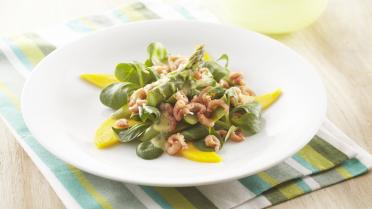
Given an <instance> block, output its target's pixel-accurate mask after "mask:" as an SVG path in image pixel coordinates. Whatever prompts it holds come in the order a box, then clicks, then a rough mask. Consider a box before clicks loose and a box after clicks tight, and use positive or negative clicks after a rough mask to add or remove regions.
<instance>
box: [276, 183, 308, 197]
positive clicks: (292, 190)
mask: <svg viewBox="0 0 372 209" xmlns="http://www.w3.org/2000/svg"><path fill="white" fill-rule="evenodd" d="M278 190H279V191H280V193H282V194H283V195H284V196H285V197H286V198H288V199H292V198H294V197H297V196H298V195H300V194H303V193H304V191H302V189H301V188H300V187H298V186H297V185H296V184H288V185H286V186H283V187H279V188H278Z"/></svg>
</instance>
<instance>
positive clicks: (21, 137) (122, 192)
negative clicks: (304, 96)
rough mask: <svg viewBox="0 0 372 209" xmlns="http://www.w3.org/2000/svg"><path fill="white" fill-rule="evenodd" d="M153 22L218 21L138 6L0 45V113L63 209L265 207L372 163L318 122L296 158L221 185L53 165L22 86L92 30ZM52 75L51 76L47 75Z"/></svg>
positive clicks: (180, 7) (190, 10) (179, 7)
mask: <svg viewBox="0 0 372 209" xmlns="http://www.w3.org/2000/svg"><path fill="white" fill-rule="evenodd" d="M152 18H178V19H200V20H204V21H218V20H217V19H216V18H215V17H214V16H213V15H212V14H210V13H208V11H205V10H203V9H201V8H197V7H196V6H194V5H193V4H191V3H190V1H186V0H185V1H178V3H177V4H174V3H167V4H165V3H162V2H159V1H142V2H137V3H133V4H130V5H126V6H123V7H121V8H117V9H115V10H112V11H109V12H107V13H105V14H101V15H93V16H87V17H82V18H78V19H74V20H71V21H68V22H67V23H66V24H64V25H60V26H56V27H54V28H50V29H49V30H46V31H43V32H41V33H27V34H21V35H17V36H9V37H2V38H0V114H1V116H2V117H3V119H4V121H5V122H6V124H7V125H8V126H9V128H10V129H11V130H12V131H13V132H14V134H15V136H16V138H17V140H18V142H19V143H20V144H21V145H22V147H23V148H24V149H25V151H26V152H27V153H28V154H29V156H30V158H31V159H32V160H33V161H34V163H35V164H36V166H37V167H38V168H39V169H40V170H41V172H42V173H43V175H44V176H45V178H46V179H47V180H48V181H49V183H50V184H51V186H52V187H53V188H54V190H55V191H56V193H57V194H58V196H59V197H60V198H61V200H62V202H63V203H64V204H65V206H66V207H67V208H86V209H88V208H89V209H95V208H104V209H108V208H130V209H131V208H135V209H137V208H151V209H152V208H186V209H187V208H190V209H191V208H201V209H208V208H239V209H242V208H247V209H248V208H249V209H251V208H257V209H259V208H264V207H268V206H270V205H275V204H278V203H280V202H283V201H287V200H289V199H292V198H295V197H297V196H300V195H303V194H306V193H309V192H312V191H314V190H317V189H320V188H324V187H327V186H329V185H332V184H335V183H339V182H341V181H344V180H347V179H350V178H353V177H356V176H359V175H361V174H364V173H366V172H367V171H368V169H369V168H371V166H372V157H371V156H370V155H369V154H368V153H367V152H366V151H364V150H363V149H361V148H360V147H359V146H357V145H356V144H355V143H354V142H353V141H352V140H351V139H349V138H348V137H347V136H345V135H344V134H343V133H342V132H341V131H340V130H338V129H337V128H336V127H335V126H333V125H332V123H330V122H329V121H325V122H324V124H323V126H322V128H321V129H320V130H319V132H318V134H317V135H316V136H314V138H313V139H312V141H311V142H310V143H309V144H308V145H306V146H305V147H304V148H303V149H301V150H300V151H299V152H298V153H296V154H295V155H293V156H292V157H290V158H288V159H287V160H285V161H284V162H282V163H280V164H278V165H276V166H274V167H272V168H270V169H268V170H266V171H264V172H260V173H258V174H256V175H253V176H249V177H246V178H242V179H239V180H236V181H231V182H227V183H222V184H216V185H208V186H199V187H186V188H160V187H148V186H141V185H132V184H127V183H121V182H115V181H111V180H108V179H104V178H101V177H97V176H94V175H92V174H89V173H85V172H83V171H80V170H78V169H77V168H75V167H73V166H71V165H68V164H66V163H64V162H63V161H61V160H59V159H58V158H56V157H55V156H53V155H52V154H51V153H49V152H48V151H47V150H45V149H44V148H43V147H42V146H41V145H40V144H39V143H38V142H37V140H36V139H35V138H34V137H33V136H32V135H31V133H30V132H29V130H28V129H27V127H26V126H25V124H24V121H23V119H22V115H21V113H20V110H19V97H20V93H21V89H22V86H23V83H24V82H25V79H26V78H27V77H28V76H29V74H30V73H31V71H32V69H33V68H34V67H35V65H36V64H37V63H38V62H39V61H40V60H42V59H43V58H44V57H45V56H46V55H48V54H49V53H50V52H52V51H53V50H54V49H55V48H57V47H59V46H61V45H63V44H65V43H67V42H69V41H72V40H74V39H76V38H79V37H81V36H84V35H86V34H88V33H89V32H91V31H96V30H100V29H104V28H107V27H110V26H114V25H118V24H123V23H126V22H128V21H136V20H144V19H152ZM51 70H52V69H51Z"/></svg>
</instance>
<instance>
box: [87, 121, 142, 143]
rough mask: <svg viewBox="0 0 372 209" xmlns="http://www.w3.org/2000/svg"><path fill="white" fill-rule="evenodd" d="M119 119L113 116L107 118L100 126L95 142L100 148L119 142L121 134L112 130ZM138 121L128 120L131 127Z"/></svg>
mask: <svg viewBox="0 0 372 209" xmlns="http://www.w3.org/2000/svg"><path fill="white" fill-rule="evenodd" d="M116 120H117V119H114V118H112V117H110V118H108V119H107V120H105V121H104V122H103V123H102V124H101V126H100V127H98V129H97V131H96V136H95V139H94V141H95V144H96V146H97V147H98V148H100V149H103V148H107V147H111V146H113V145H115V144H118V143H119V142H120V141H119V136H118V135H117V134H116V133H115V132H114V131H113V130H112V127H113V126H114V124H115V122H116ZM137 123H138V122H137V121H135V120H128V125H129V127H131V126H134V125H135V124H137Z"/></svg>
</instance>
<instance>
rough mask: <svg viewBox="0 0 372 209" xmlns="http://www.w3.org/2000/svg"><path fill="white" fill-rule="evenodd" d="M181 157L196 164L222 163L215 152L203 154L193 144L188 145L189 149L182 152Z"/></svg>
mask: <svg viewBox="0 0 372 209" xmlns="http://www.w3.org/2000/svg"><path fill="white" fill-rule="evenodd" d="M181 156H182V157H184V158H186V159H189V160H192V161H196V162H202V163H218V162H221V161H222V158H221V157H220V156H219V155H218V154H217V153H215V152H202V151H200V150H198V149H197V148H196V147H194V145H192V144H191V143H189V144H188V148H187V149H184V150H182V151H181Z"/></svg>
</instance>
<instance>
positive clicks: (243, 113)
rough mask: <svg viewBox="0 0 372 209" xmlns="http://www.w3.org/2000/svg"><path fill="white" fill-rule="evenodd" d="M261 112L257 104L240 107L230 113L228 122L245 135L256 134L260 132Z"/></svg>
mask: <svg viewBox="0 0 372 209" xmlns="http://www.w3.org/2000/svg"><path fill="white" fill-rule="evenodd" d="M261 112H262V108H261V105H260V104H259V103H257V102H252V103H247V104H244V105H240V106H238V107H235V108H234V109H233V110H232V111H231V112H230V121H231V123H232V124H233V125H234V126H237V127H238V128H240V129H241V130H242V131H243V132H244V133H245V134H250V135H252V134H256V133H258V132H259V131H260V130H261Z"/></svg>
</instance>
